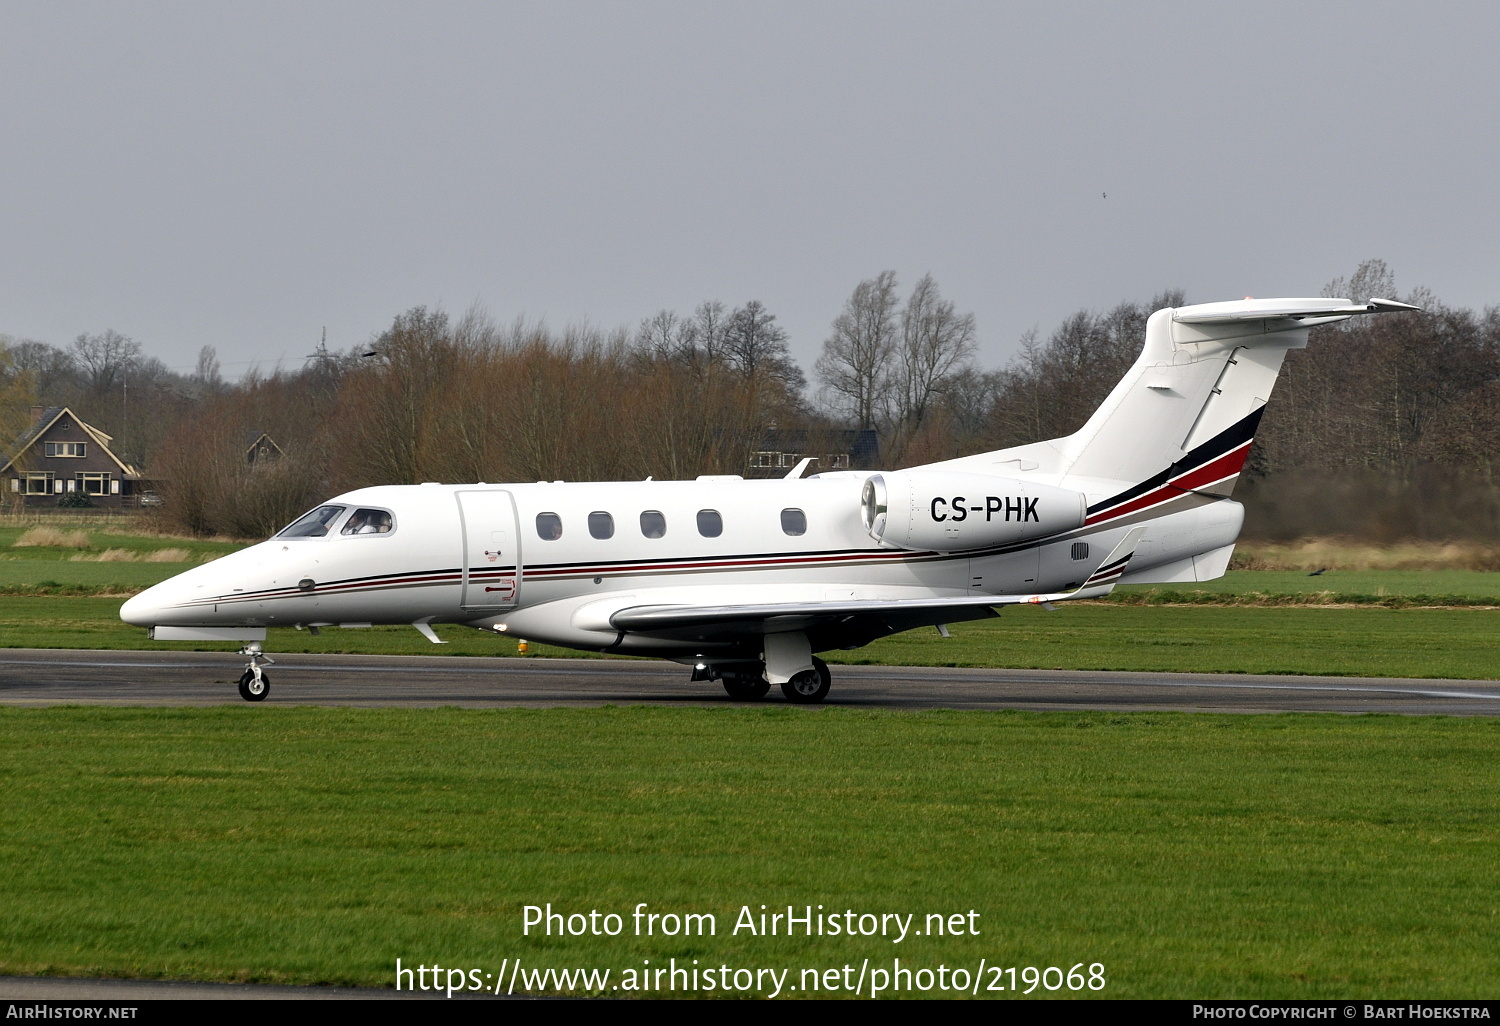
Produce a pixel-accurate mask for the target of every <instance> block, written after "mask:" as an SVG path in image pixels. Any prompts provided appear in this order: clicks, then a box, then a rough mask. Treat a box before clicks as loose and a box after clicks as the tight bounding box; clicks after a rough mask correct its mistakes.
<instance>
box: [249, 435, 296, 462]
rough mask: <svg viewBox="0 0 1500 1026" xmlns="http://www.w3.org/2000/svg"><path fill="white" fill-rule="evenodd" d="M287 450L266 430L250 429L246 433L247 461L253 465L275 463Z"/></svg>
mask: <svg viewBox="0 0 1500 1026" xmlns="http://www.w3.org/2000/svg"><path fill="white" fill-rule="evenodd" d="M285 455H286V452H285V451H283V450H282V448H281V446H279V445H277V444H276V439H274V438H272V437H271V436H270V435H268V434H267V433H266V432H264V431H250V432H248V433H246V435H245V462H246V463H248V464H250V465H251V466H252V467H255V466H265V465H267V464H271V463H275V462H276V461H277V460H279V459H281V457H283V456H285Z"/></svg>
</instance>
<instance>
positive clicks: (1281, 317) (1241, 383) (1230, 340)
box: [923, 299, 1417, 524]
mask: <svg viewBox="0 0 1500 1026" xmlns="http://www.w3.org/2000/svg"><path fill="white" fill-rule="evenodd" d="M1416 309H1417V307H1414V306H1408V305H1407V304H1405V303H1396V302H1392V301H1391V300H1385V299H1371V300H1369V301H1368V302H1365V303H1354V302H1351V301H1349V300H1347V299H1246V300H1241V301H1238V302H1229V303H1205V304H1202V305H1199V306H1184V307H1177V308H1175V309H1173V308H1168V309H1164V310H1158V311H1156V312H1155V313H1154V314H1152V315H1151V317H1150V319H1149V320H1148V321H1147V322H1146V339H1145V345H1144V347H1143V348H1142V350H1141V355H1140V356H1139V357H1138V358H1137V359H1136V362H1135V364H1134V365H1133V366H1132V367H1131V368H1130V370H1129V371H1127V372H1126V374H1125V376H1124V377H1123V378H1122V379H1121V380H1120V383H1119V384H1118V385H1116V386H1115V388H1114V390H1113V391H1111V392H1110V394H1109V396H1108V397H1107V398H1106V399H1105V400H1104V402H1103V403H1102V404H1100V406H1099V408H1098V409H1097V410H1095V411H1094V415H1093V416H1092V417H1090V418H1089V420H1088V422H1087V423H1086V424H1084V426H1083V427H1082V428H1080V429H1079V430H1078V431H1076V432H1074V433H1073V434H1071V435H1068V436H1066V437H1064V438H1056V439H1052V440H1050V441H1046V442H1036V443H1032V444H1030V445H1023V446H1017V447H1015V448H1012V449H1002V450H998V451H995V452H989V453H982V454H980V455H977V456H967V457H964V458H962V459H958V460H950V461H947V462H945V463H941V464H934V465H933V467H942V468H943V469H945V470H964V471H968V472H971V473H975V472H978V473H983V472H986V471H987V472H990V473H998V474H1003V475H1005V476H1026V477H1031V476H1033V474H1034V475H1035V477H1037V478H1039V479H1042V480H1045V481H1047V482H1048V483H1051V484H1056V485H1059V486H1062V487H1065V488H1072V489H1076V490H1078V491H1081V492H1083V493H1085V494H1086V495H1087V496H1088V498H1089V506H1088V523H1090V524H1094V523H1099V522H1102V521H1105V520H1115V519H1117V518H1119V517H1122V516H1126V515H1129V514H1133V513H1136V512H1139V511H1142V510H1145V509H1147V508H1151V507H1156V506H1159V505H1160V504H1161V503H1163V502H1165V501H1167V500H1168V499H1169V498H1171V497H1173V496H1184V495H1186V494H1187V493H1195V494H1197V495H1199V496H1204V497H1222V496H1227V495H1229V494H1230V492H1231V491H1232V490H1233V488H1234V483H1235V480H1236V479H1237V478H1238V476H1239V473H1240V469H1241V468H1242V467H1243V466H1244V463H1245V457H1246V456H1247V455H1248V453H1249V450H1250V443H1251V441H1253V439H1254V437H1255V430H1256V428H1257V427H1258V426H1259V424H1260V417H1261V413H1262V411H1263V410H1264V409H1265V405H1266V402H1267V400H1269V399H1270V397H1271V389H1272V387H1273V386H1274V385H1275V384H1276V376H1277V374H1278V373H1280V371H1281V364H1282V361H1283V360H1284V359H1285V358H1286V354H1287V351H1288V350H1291V349H1301V348H1303V347H1304V346H1306V345H1307V333H1308V330H1309V329H1310V328H1312V327H1313V326H1315V325H1318V324H1329V323H1333V322H1335V321H1342V320H1345V319H1346V318H1349V317H1354V316H1357V315H1362V314H1376V313H1391V312H1399V311H1405V310H1416ZM923 469H931V468H923Z"/></svg>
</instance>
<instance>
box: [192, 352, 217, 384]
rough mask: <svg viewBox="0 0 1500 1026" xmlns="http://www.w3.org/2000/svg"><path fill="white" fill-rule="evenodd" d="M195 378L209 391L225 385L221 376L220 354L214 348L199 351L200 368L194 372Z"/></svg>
mask: <svg viewBox="0 0 1500 1026" xmlns="http://www.w3.org/2000/svg"><path fill="white" fill-rule="evenodd" d="M193 378H194V380H195V381H197V382H198V384H199V385H201V386H202V387H204V388H207V389H217V388H220V387H221V386H222V385H223V384H224V378H223V377H222V376H221V375H220V374H219V352H218V350H216V349H215V348H214V347H213V346H204V347H203V348H202V349H200V350H198V366H197V368H196V369H195V370H194V371H193Z"/></svg>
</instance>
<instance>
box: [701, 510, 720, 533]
mask: <svg viewBox="0 0 1500 1026" xmlns="http://www.w3.org/2000/svg"><path fill="white" fill-rule="evenodd" d="M698 533H699V534H701V535H703V537H705V538H717V537H718V536H719V535H721V534H723V533H724V518H723V517H721V516H719V511H718V510H716V509H700V510H699V511H698Z"/></svg>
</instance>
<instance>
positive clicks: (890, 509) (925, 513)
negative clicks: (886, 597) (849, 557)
mask: <svg viewBox="0 0 1500 1026" xmlns="http://www.w3.org/2000/svg"><path fill="white" fill-rule="evenodd" d="M861 505H862V515H863V519H864V524H865V530H867V531H869V532H870V537H872V538H874V539H875V540H876V541H878V542H880V543H881V544H882V545H886V546H889V547H891V548H897V549H924V550H928V549H930V550H932V551H935V552H957V551H959V550H961V549H978V548H985V547H988V546H991V545H1007V544H1009V543H1011V542H1024V541H1031V540H1032V539H1035V538H1040V537H1043V536H1044V535H1050V534H1057V533H1058V532H1060V531H1071V530H1072V529H1073V528H1075V527H1082V526H1083V518H1084V515H1085V510H1086V507H1087V502H1086V500H1085V499H1084V496H1083V493H1081V492H1072V491H1068V490H1067V489H1064V488H1054V487H1052V486H1051V485H1044V484H1039V483H1035V482H1031V481H1017V480H1015V479H1014V478H1008V477H991V476H989V475H987V474H952V473H942V472H931V471H921V470H913V471H896V472H894V473H890V474H875V475H872V476H871V477H869V478H867V479H866V480H865V487H864V494H863V497H862V500H861Z"/></svg>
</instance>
